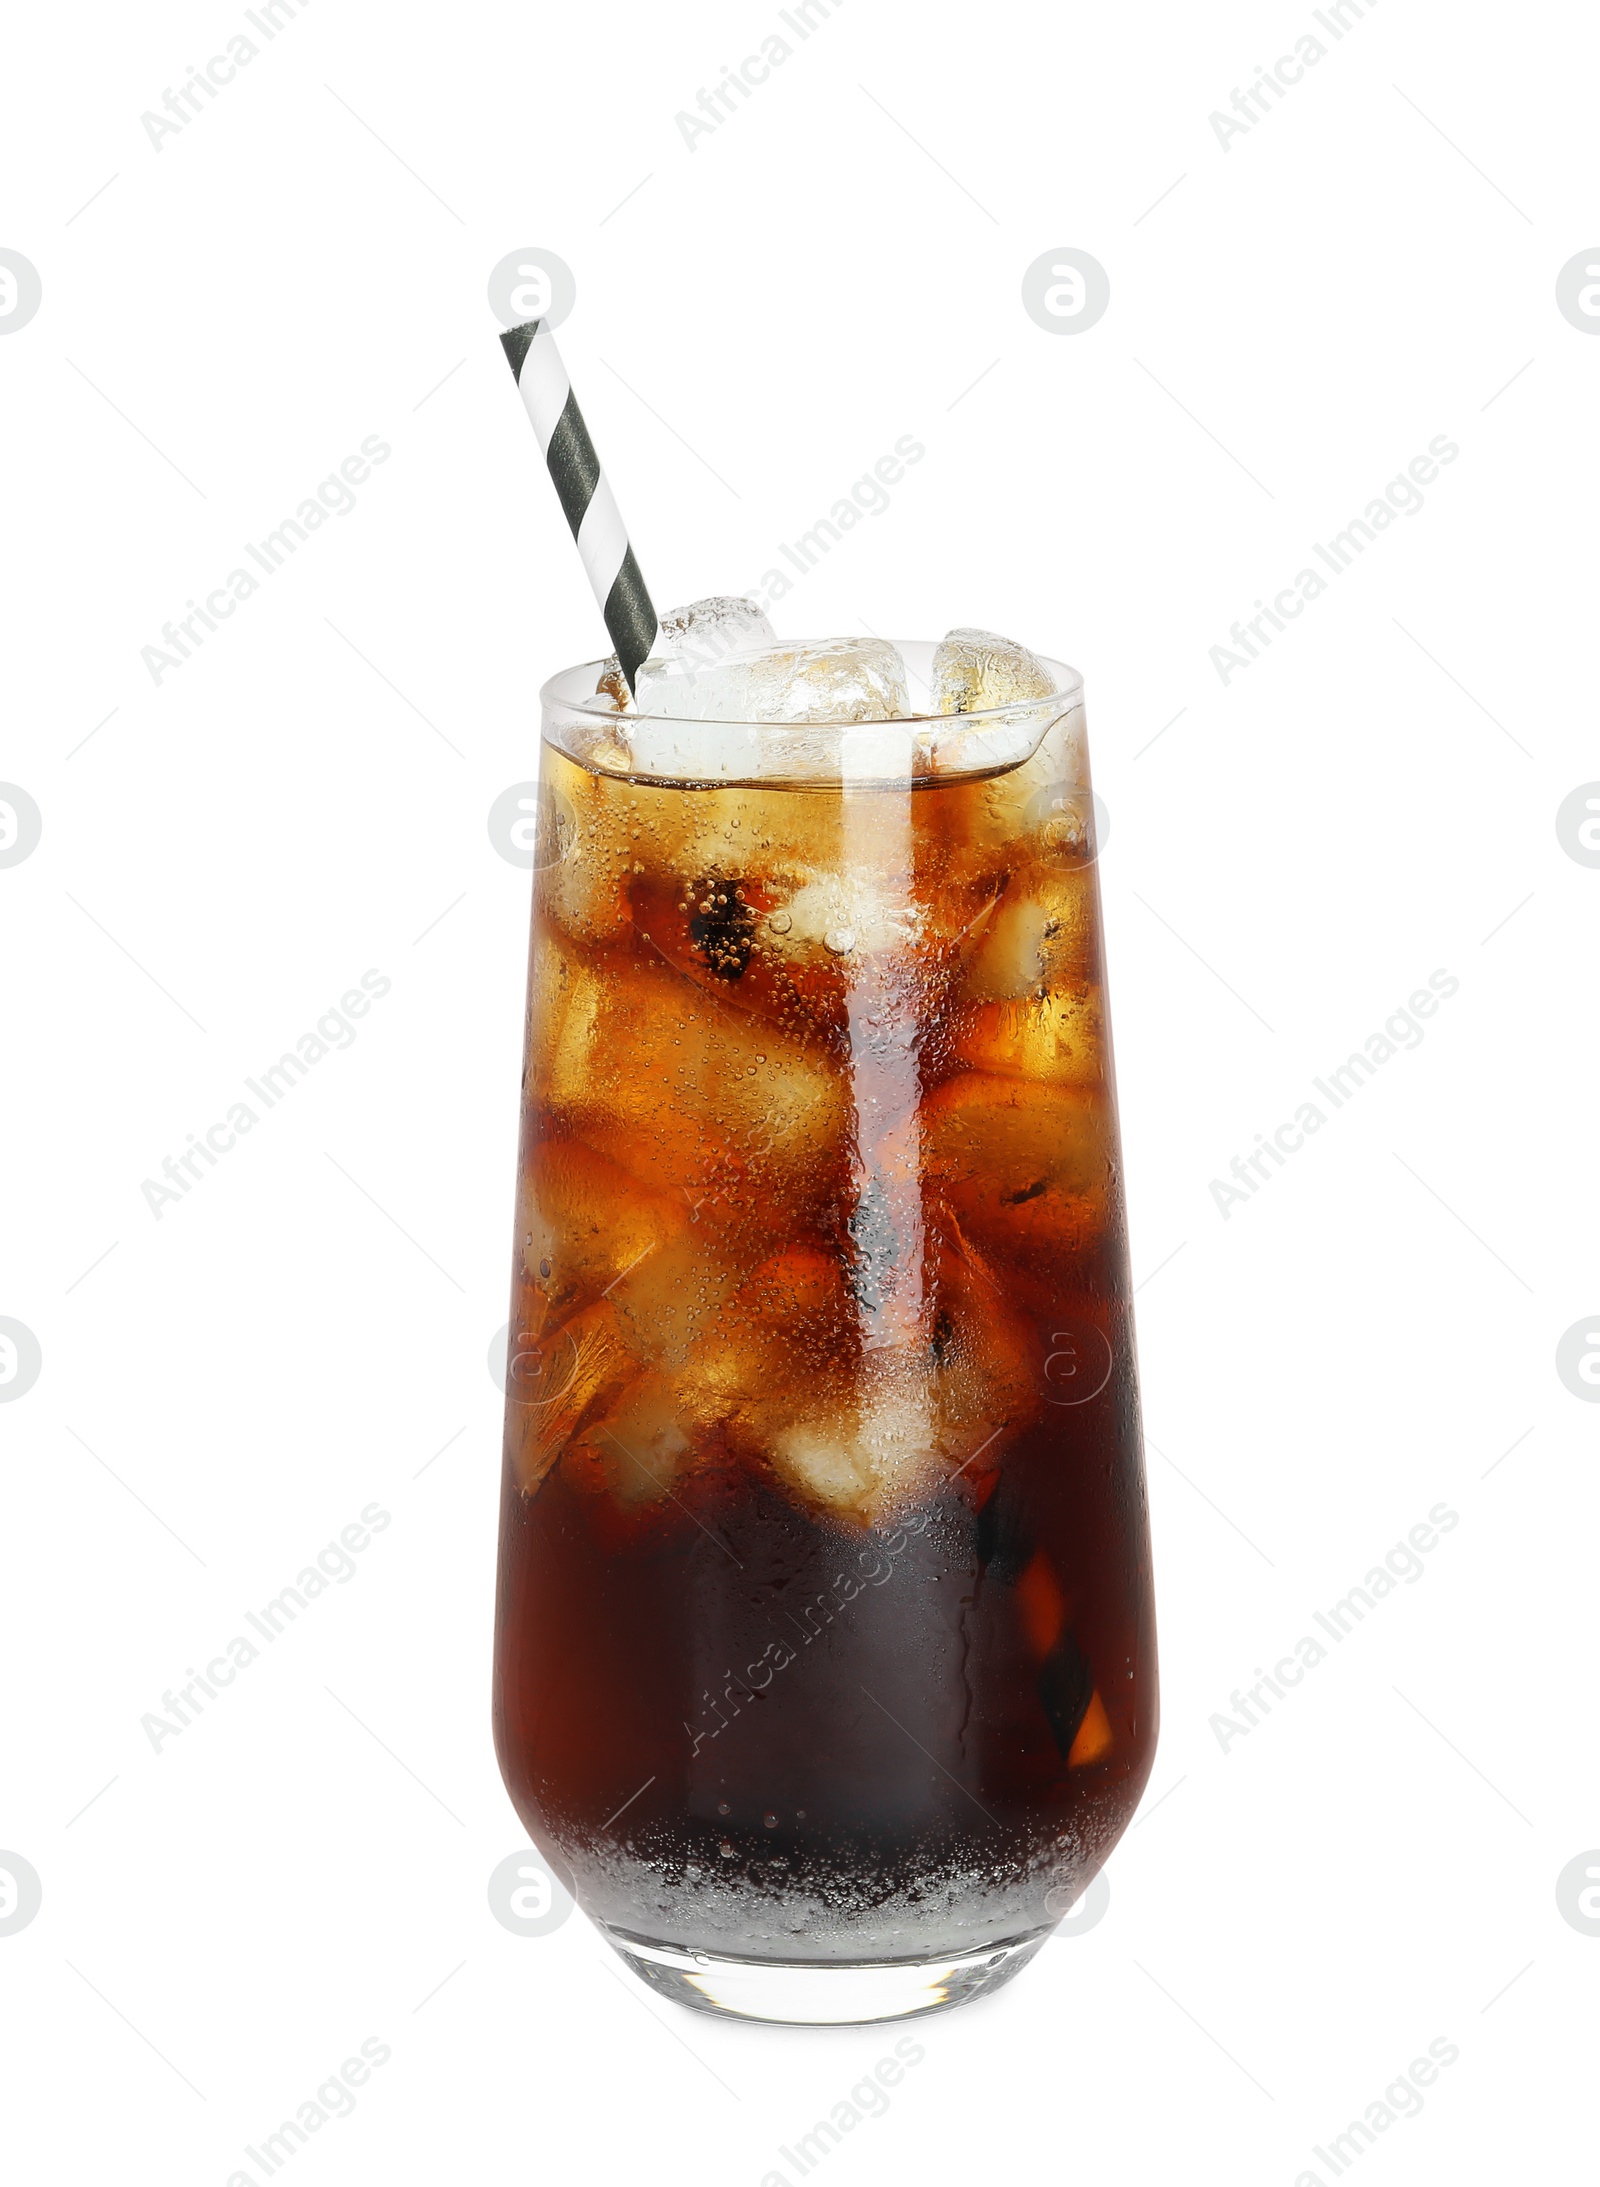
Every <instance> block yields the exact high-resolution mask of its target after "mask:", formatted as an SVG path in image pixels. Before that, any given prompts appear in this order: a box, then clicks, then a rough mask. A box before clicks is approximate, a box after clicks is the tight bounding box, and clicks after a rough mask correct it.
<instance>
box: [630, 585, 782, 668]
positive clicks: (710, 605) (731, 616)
mask: <svg viewBox="0 0 1600 2187" xmlns="http://www.w3.org/2000/svg"><path fill="white" fill-rule="evenodd" d="M777 642H778V633H777V632H776V631H775V630H774V629H773V627H772V625H771V624H770V623H769V622H768V621H767V618H766V616H765V615H764V614H763V613H762V611H761V609H760V608H758V607H757V606H756V603H755V602H754V600H741V599H735V598H733V597H732V596H731V595H729V594H727V593H712V594H711V595H710V596H709V597H708V598H707V599H704V600H691V601H690V602H689V605H688V606H687V607H681V608H673V609H672V611H671V612H670V613H669V614H666V615H663V616H662V618H661V642H660V644H659V645H657V646H655V647H654V648H653V649H652V654H651V658H652V660H653V659H654V658H655V657H656V656H657V655H658V654H666V655H667V656H668V657H669V658H670V659H673V660H677V661H681V662H682V663H683V664H684V666H685V667H686V668H690V669H694V670H699V669H702V668H714V667H715V666H716V664H717V662H718V661H723V660H726V659H727V658H728V656H729V655H730V654H732V653H749V652H751V651H753V650H754V649H755V648H756V647H757V646H770V645H776V644H777Z"/></svg>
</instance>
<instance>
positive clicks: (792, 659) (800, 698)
mask: <svg viewBox="0 0 1600 2187" xmlns="http://www.w3.org/2000/svg"><path fill="white" fill-rule="evenodd" d="M743 665H744V673H745V677H746V690H747V699H746V703H747V704H749V705H750V706H751V709H752V711H751V715H750V717H749V718H750V719H753V720H756V721H814V722H883V721H903V720H905V719H906V718H907V717H908V716H909V714H910V712H911V702H910V699H909V698H908V697H907V694H906V667H905V663H904V661H902V660H901V658H900V655H899V653H898V651H897V650H896V648H895V647H894V646H892V645H890V644H889V643H888V641H887V640H886V639H883V638H818V639H815V640H813V641H812V642H811V643H809V644H806V645H792V646H769V647H768V648H767V649H766V650H765V651H764V652H762V653H758V654H754V655H752V656H750V658H749V659H748V660H747V662H746V663H744V664H743Z"/></svg>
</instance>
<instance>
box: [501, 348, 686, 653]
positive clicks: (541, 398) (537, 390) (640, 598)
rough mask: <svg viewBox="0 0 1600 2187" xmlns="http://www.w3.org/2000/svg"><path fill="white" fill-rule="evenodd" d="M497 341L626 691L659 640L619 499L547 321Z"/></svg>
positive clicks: (654, 615) (653, 610) (654, 612)
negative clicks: (603, 621) (603, 622)
mask: <svg viewBox="0 0 1600 2187" xmlns="http://www.w3.org/2000/svg"><path fill="white" fill-rule="evenodd" d="M500 340H501V344H502V346H503V347H504V349H505V353H506V358H507V360H508V362H509V363H510V366H511V371H512V375H513V377H514V378H515V380H516V383H517V385H518V387H519V388H520V389H521V390H522V400H523V404H524V406H525V408H526V409H527V413H528V415H529V417H530V418H531V419H532V420H533V429H534V431H535V432H536V433H537V434H538V436H539V446H540V447H541V448H542V449H543V450H544V460H545V462H546V464H547V465H548V466H549V469H550V476H551V477H552V478H553V479H554V480H555V487H556V492H557V493H558V494H559V495H560V497H561V506H562V508H563V509H564V510H565V511H566V517H567V522H568V523H569V524H570V525H571V527H572V536H573V538H574V539H575V540H576V541H577V542H578V552H579V554H580V555H581V556H582V557H583V566H584V568H585V569H586V570H587V571H588V573H589V582H590V584H591V585H592V586H593V587H594V596H595V598H596V599H597V600H598V601H599V603H600V611H601V613H602V614H603V615H604V616H605V619H606V628H607V630H609V631H610V633H611V642H612V644H613V645H614V646H615V647H616V649H617V658H618V660H619V661H620V662H621V663H622V673H623V675H624V676H626V677H627V679H628V689H629V690H630V691H631V690H632V689H633V679H634V674H635V671H636V670H637V669H638V666H639V663H640V662H641V661H643V660H645V659H646V658H647V657H648V655H649V653H650V649H651V648H652V646H654V644H655V642H656V634H657V629H658V625H657V622H656V611H655V609H654V607H653V606H652V605H651V602H650V595H649V593H648V592H647V591H646V590H645V582H644V578H643V576H642V575H641V573H640V570H639V565H638V563H637V562H636V561H635V560H634V554H633V549H632V547H631V546H629V544H628V534H627V530H626V528H625V527H624V525H623V521H622V514H621V511H620V510H619V509H618V507H617V503H616V497H615V496H614V495H613V493H612V491H611V488H610V486H609V485H608V484H607V483H606V476H605V473H604V472H603V471H602V470H601V468H600V459H599V457H598V456H597V455H596V454H595V452H594V442H593V441H592V440H591V439H590V438H589V428H588V427H587V426H586V425H585V424H584V422H583V413H582V411H581V410H580V409H579V408H578V400H577V397H576V396H575V395H574V394H573V392H572V383H571V381H570V380H569V379H568V378H567V368H566V366H565V365H564V364H563V363H562V362H561V357H560V353H559V352H558V351H557V349H556V344H555V337H554V335H553V334H552V333H551V331H550V328H549V325H548V324H547V323H546V321H544V320H542V319H527V320H524V322H523V323H522V325H521V326H515V327H508V328H507V329H506V331H505V333H504V334H502V335H501V337H500Z"/></svg>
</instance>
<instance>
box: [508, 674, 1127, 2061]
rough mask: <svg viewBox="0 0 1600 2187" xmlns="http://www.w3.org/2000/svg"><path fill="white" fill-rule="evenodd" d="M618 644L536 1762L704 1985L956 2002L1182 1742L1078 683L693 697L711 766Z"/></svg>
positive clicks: (536, 1811)
mask: <svg viewBox="0 0 1600 2187" xmlns="http://www.w3.org/2000/svg"><path fill="white" fill-rule="evenodd" d="M901 651H902V653H903V654H904V656H905V658H906V661H907V665H908V667H909V669H910V671H911V674H912V677H913V679H914V680H915V679H917V678H918V677H920V678H921V679H923V682H924V687H926V679H927V677H928V675H929V673H930V667H931V656H932V648H931V647H929V646H926V645H920V646H919V645H906V646H903V647H902V648H901ZM601 665H602V664H600V663H590V664H588V665H587V666H585V667H583V668H581V669H574V670H570V671H568V672H567V673H566V674H563V675H560V676H557V677H556V678H555V679H554V680H553V681H552V682H551V683H550V684H549V685H548V686H547V687H546V689H545V691H544V693H543V702H544V744H543V750H542V760H541V789H540V820H539V837H538V849H537V853H536V862H535V863H536V870H535V875H534V891H533V929H532V944H531V954H530V963H529V975H528V1023H527V1046H526V1059H525V1068H524V1078H523V1110H522V1140H521V1154H520V1169H519V1177H518V1195H517V1219H516V1241H515V1256H514V1271H513V1282H512V1319H511V1328H512V1342H511V1371H510V1376H509V1382H508V1401H507V1407H506V1442H505V1486H504V1507H503V1522H502V1534H501V1549H500V1580H499V1605H498V1621H497V1647H496V1658H497V1659H496V1680H495V1728H496V1737H497V1742H498V1748H499V1755H500V1765H501V1769H502V1772H503V1774H504V1777H505V1782H506V1785H507V1788H508V1790H509V1791H510V1794H511V1798H512V1800H513V1802H514V1803H515V1805H516V1808H517V1812H518V1814H519V1815H520V1816H521V1818H522V1821H523V1822H524V1824H525V1825H526V1827H527V1829H528V1831H529V1833H530V1835H531V1836H532V1838H533V1840H534V1841H535V1843H536V1844H537V1845H539V1846H540V1847H541V1848H543V1850H544V1851H545V1852H546V1853H547V1854H549V1855H550V1856H552V1858H553V1859H554V1860H555V1861H556V1862H557V1863H558V1864H560V1865H561V1866H563V1867H564V1869H565V1870H566V1872H567V1873H568V1874H569V1875H570V1876H571V1878H572V1880H573V1883H574V1886H575V1890H576V1895H577V1898H578V1902H579V1904H580V1905H581V1906H582V1907H583V1909H584V1911H585V1912H586V1913H587V1914H588V1915H589V1916H590V1918H591V1919H592V1920H594V1921H595V1922H596V1924H597V1925H598V1926H599V1927H600V1929H601V1931H602V1933H603V1934H604V1935H605V1936H606V1937H607V1938H608V1939H609V1940H610V1941H611V1943H612V1944H613V1945H615V1947H616V1948H617V1950H618V1951H619V1952H620V1953H621V1954H622V1956H623V1957H624V1958H625V1959H626V1960H628V1961H629V1963H630V1964H631V1965H632V1966H633V1967H634V1969H635V1970H636V1971H637V1972H638V1973H639V1974H640V1975H641V1976H643V1978H644V1979H645V1980H646V1981H647V1982H649V1983H651V1984H652V1985H653V1986H654V1987H656V1988H657V1989H660V1990H661V1991H663V1992H664V1993H666V1994H670V1995H672V1996H675V1997H676V1998H678V1999H679V2000H680V2001H681V2002H682V2003H684V2004H687V2005H692V2006H696V2007H698V2008H700V2009H703V2010H711V2011H716V2012H725V2013H732V2014H737V2015H742V2016H746V2017H751V2018H757V2019H767V2020H789V2021H802V2022H819V2021H828V2022H834V2021H857V2020H873V2019H888V2018H894V2017H897V2016H899V2015H901V2014H905V2013H909V2012H918V2011H927V2010H932V2009H936V2008H937V2007H938V2006H940V2005H945V2004H952V2003H956V2002H959V2001H960V2000H961V1999H963V1998H965V1997H969V1996H972V1995H975V1994H977V1993H978V1992H979V1991H981V1990H983V1989H985V1988H992V1987H993V1986H994V1985H995V1984H996V1983H998V1982H1001V1981H1004V1980H1006V1979H1008V1978H1009V1977H1010V1976H1011V1975H1012V1974H1014V1973H1015V1972H1016V1971H1018V1969H1019V1968H1020V1967H1021V1966H1022V1965H1024V1964H1025V1963H1026V1961H1027V1959H1028V1958H1029V1957H1030V1956H1031V1955H1032V1953H1033V1952H1034V1951H1036V1950H1037V1949H1038V1947H1039V1945H1040V1944H1041V1943H1042V1942H1043V1941H1044V1939H1045V1938H1046V1937H1047V1936H1048V1934H1049V1933H1050V1930H1051V1929H1052V1928H1053V1927H1054V1925H1055V1923H1056V1922H1057V1921H1058V1920H1059V1919H1060V1917H1061V1915H1062V1914H1063V1913H1064V1912H1065V1911H1066V1910H1067V1909H1068V1907H1069V1906H1071V1905H1072V1904H1073V1903H1074V1902H1075V1900H1076V1899H1077V1898H1078V1897H1079V1896H1080V1894H1081V1893H1082V1892H1083V1890H1084V1889H1085V1887H1086V1886H1087V1885H1088V1883H1089V1882H1090V1881H1091V1880H1092V1879H1093V1877H1094V1876H1095V1874H1096V1873H1097V1872H1098V1870H1099V1868H1100V1866H1101V1864H1102V1863H1103V1862H1104V1860H1105V1859H1106V1856H1107V1854H1108V1853H1109V1852H1110V1851H1111V1848H1112V1847H1113V1846H1114V1845H1115V1843H1116V1841H1117V1839H1118V1837H1119V1836H1120V1835H1121V1832H1122V1831H1123V1829H1124V1828H1125V1827H1126V1825H1127V1822H1128V1819H1129V1817H1130V1816H1131V1814H1132V1812H1133V1809H1134V1807H1135V1805H1136V1803H1137V1801H1138V1798H1139V1795H1140V1792H1141V1790H1142V1788H1143V1786H1144V1783H1145V1780H1146V1778H1147V1776H1148V1775H1149V1771H1150V1764H1151V1759H1152V1754H1153V1750H1154V1744H1155V1736H1156V1664H1155V1633H1154V1622H1153V1612H1152V1601H1151V1586H1150V1563H1149V1539H1148V1528H1147V1519H1146V1506H1145V1489H1144V1475H1143V1461H1142V1454H1141V1446H1140V1429H1139V1412H1138V1395H1137V1387H1136V1379H1135V1365H1134V1338H1133V1322H1132V1312H1131V1300H1130V1285H1129V1278H1128V1260H1127V1246H1126V1239H1125V1225H1124V1214H1123V1194H1122V1168H1121V1154H1120V1149H1119V1145H1118V1136H1117V1117H1116V1102H1115V1094H1114V1088H1113V1080H1112V1068H1111V1043H1110V1031H1109V1026H1108V1023H1107V1018H1106V1006H1105V982H1104V966H1103V956H1102V947H1101V933H1100V905H1099V890H1098V884H1097V877H1096V861H1095V825H1094V808H1093V800H1092V797H1091V794H1090V785H1089V767H1088V758H1087V751H1086V746H1085V740H1084V730H1083V704H1082V688H1081V684H1080V681H1079V679H1078V677H1077V676H1076V675H1075V673H1074V672H1073V671H1071V670H1070V669H1067V668H1065V667H1063V666H1061V664H1059V663H1056V662H1047V663H1046V664H1045V666H1046V668H1047V669H1048V671H1049V672H1050V674H1051V675H1052V676H1053V678H1054V679H1055V682H1056V691H1055V695H1054V696H1053V697H1052V698H1051V699H1049V700H1048V701H1047V702H1033V703H1032V704H1029V705H1026V706H1017V707H1012V708H1010V709H1002V710H994V711H990V712H987V713H976V714H966V715H954V716H949V717H943V718H938V719H935V720H933V721H919V722H896V723H885V724H873V723H852V724H849V725H840V726H838V727H836V728H829V727H816V726H807V727H805V728H788V727H785V728H777V727H774V726H772V725H750V726H749V727H742V726H740V725H736V724H735V725H730V724H728V723H717V724H708V725H706V726H705V729H704V731H703V732H702V731H699V730H694V731H692V732H691V731H687V730H685V729H684V725H681V724H678V725H674V729H673V732H672V733H673V735H674V736H698V737H700V738H701V741H702V746H703V750H704V753H705V755H706V757H705V759H704V761H703V766H704V769H705V772H706V774H707V775H708V776H711V775H713V773H714V779H696V780H685V779H666V778H665V777H664V776H661V775H649V774H641V773H639V772H638V771H637V769H636V768H635V767H634V761H633V759H632V757H631V755H630V752H629V751H628V750H627V749H626V748H624V746H623V745H622V744H620V743H619V741H618V735H617V732H618V723H617V717H616V715H615V713H614V711H612V709H611V702H610V700H609V699H608V698H606V697H605V696H603V695H602V696H598V697H597V696H595V687H596V682H597V680H598V678H599V675H600V671H601ZM630 769H632V770H633V771H631V772H630Z"/></svg>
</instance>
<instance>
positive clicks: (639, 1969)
mask: <svg viewBox="0 0 1600 2187" xmlns="http://www.w3.org/2000/svg"><path fill="white" fill-rule="evenodd" d="M596 1926H597V1927H598V1928H599V1930H600V1934H601V1935H602V1936H603V1937H604V1938H605V1939H606V1941H607V1943H608V1944H610V1945H611V1946H612V1947H613V1949H614V1950H615V1951H616V1952H617V1953H618V1954H619V1955H620V1956H621V1957H622V1958H623V1959H624V1960H625V1961H626V1962H627V1964H628V1965H629V1966H630V1967H631V1968H632V1969H633V1971H634V1973H635V1974H636V1975H638V1977H639V1979H640V1980H641V1981H642V1982H647V1983H648V1984H649V1985H650V1987H651V1989H653V1990H656V1991H658V1992H659V1993H660V1995H661V1996H663V1997H670V1998H671V1999H672V2000H673V2001H674V2003H676V2004H679V2005H687V2006H688V2007H689V2008H690V2010H691V2011H693V2012H714V2013H719V2014H721V2015H722V2016H723V2017H724V2018H726V2019H730V2020H767V2021H777V2022H780V2023H782V2024H784V2025H787V2026H789V2027H813V2028H818V2027H850V2026H857V2025H860V2024H863V2023H865V2022H869V2021H874V2020H907V2019H911V2018H914V2017H915V2016H916V2015H918V2014H921V2013H927V2012H947V2011H948V2010H949V2009H950V2007H951V2006H953V2005H964V2004H967V2003H969V2002H970V2001H971V1999H973V1998H975V1997H987V1996H988V1995H989V1994H990V1993H991V1992H992V1991H994V1990H997V1989H999V1988H1000V1986H1001V1985H1002V1983H1005V1982H1009V1981H1010V1980H1011V1978H1012V1976H1013V1975H1017V1974H1020V1973H1021V1972H1022V1970H1023V1968H1024V1967H1025V1966H1026V1965H1027V1964H1028V1961H1029V1960H1030V1959H1031V1958H1032V1957H1033V1955H1034V1953H1035V1952H1036V1951H1037V1950H1038V1949H1039V1947H1040V1945H1041V1944H1042V1943H1043V1942H1044V1941H1045V1939H1046V1937H1048V1936H1049V1934H1050V1930H1049V1929H1036V1930H1033V1931H1031V1932H1030V1933H1029V1934H1028V1935H1027V1936H1020V1937H1011V1938H1008V1939H1006V1940H1004V1941H1002V1942H1000V1943H998V1944H990V1945H986V1946H985V1947H984V1949H983V1950H982V1951H977V1952H968V1953H964V1954H962V1955H961V1956H959V1957H957V1958H952V1957H951V1956H950V1955H949V1954H948V1953H945V1954H942V1955H941V1956H940V1957H939V1958H936V1959H895V1960H869V1961H864V1962H860V1963H857V1964H855V1965H852V1964H850V1963H849V1962H848V1961H844V1962H841V1963H839V1964H828V1963H819V1962H817V1961H815V1960H812V1961H804V1962H802V1961H798V1960H769V1959H725V1958H723V1957H722V1956H721V1955H720V1954H718V1953H715V1952H691V1951H684V1950H683V1949H682V1948H681V1947H679V1946H677V1945H673V1944H651V1943H647V1942H646V1941H645V1940H644V1939H643V1938H642V1937H635V1936H628V1935H626V1934H624V1933H623V1932H621V1931H619V1930H616V1929H608V1928H607V1927H606V1926H605V1924H604V1923H603V1922H601V1923H597V1924H596Z"/></svg>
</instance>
